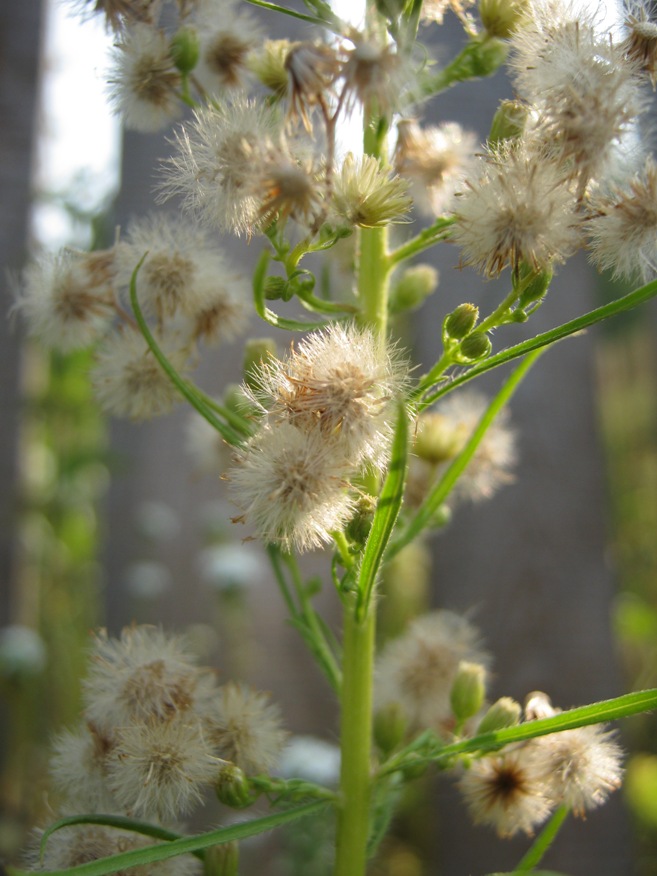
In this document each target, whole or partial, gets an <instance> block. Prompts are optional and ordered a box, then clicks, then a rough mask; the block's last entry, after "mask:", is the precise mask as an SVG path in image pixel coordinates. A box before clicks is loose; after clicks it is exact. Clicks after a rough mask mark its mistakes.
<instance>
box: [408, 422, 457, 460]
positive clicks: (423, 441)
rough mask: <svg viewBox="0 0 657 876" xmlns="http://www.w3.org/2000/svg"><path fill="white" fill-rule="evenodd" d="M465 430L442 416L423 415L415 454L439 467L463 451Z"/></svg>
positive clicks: (419, 425) (419, 423) (418, 427)
mask: <svg viewBox="0 0 657 876" xmlns="http://www.w3.org/2000/svg"><path fill="white" fill-rule="evenodd" d="M464 437H465V436H464V433H463V429H461V428H459V427H458V426H455V425H454V423H453V422H452V421H451V420H450V419H449V418H448V417H444V416H443V415H442V414H438V413H430V414H423V415H422V416H421V417H420V418H419V419H418V421H417V433H416V436H415V444H414V445H413V452H414V454H415V455H416V456H419V457H420V459H424V460H425V461H426V462H430V463H432V464H433V465H439V464H440V463H441V462H445V461H446V460H448V459H453V458H454V457H455V456H456V454H457V453H460V452H461V450H462V449H463V443H464Z"/></svg>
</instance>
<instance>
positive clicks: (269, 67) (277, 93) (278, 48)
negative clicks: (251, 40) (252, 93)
mask: <svg viewBox="0 0 657 876" xmlns="http://www.w3.org/2000/svg"><path fill="white" fill-rule="evenodd" d="M293 45H294V44H293V43H291V42H290V41H289V40H264V41H263V42H262V43H261V44H260V45H259V46H258V47H257V48H255V49H254V50H253V51H252V52H251V54H250V55H249V56H248V58H247V64H248V66H249V69H250V70H251V72H252V73H253V74H254V76H256V77H257V78H258V80H259V81H260V82H262V84H263V85H264V86H265V88H268V89H269V90H270V91H271V92H272V94H273V96H274V97H275V98H277V99H279V100H281V99H282V98H284V97H285V95H286V94H287V92H288V85H289V74H288V71H287V68H286V66H285V65H286V61H287V57H288V55H289V53H290V50H291V49H292V47H293Z"/></svg>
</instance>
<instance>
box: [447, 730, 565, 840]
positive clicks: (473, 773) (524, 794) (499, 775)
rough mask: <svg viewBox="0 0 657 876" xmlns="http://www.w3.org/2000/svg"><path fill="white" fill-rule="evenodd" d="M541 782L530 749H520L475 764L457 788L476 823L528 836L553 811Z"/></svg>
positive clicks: (505, 833)
mask: <svg viewBox="0 0 657 876" xmlns="http://www.w3.org/2000/svg"><path fill="white" fill-rule="evenodd" d="M544 779H545V777H544V773H543V772H542V770H541V768H540V764H538V765H537V763H536V759H535V757H534V755H533V750H532V748H531V747H530V746H519V747H518V748H514V749H507V750H506V751H504V752H503V753H502V754H497V755H491V756H489V757H482V758H480V759H479V760H476V761H474V763H472V764H471V766H470V768H469V769H468V771H467V772H466V773H465V774H464V775H463V777H462V778H461V780H460V783H459V786H460V789H461V792H462V793H463V797H464V799H465V802H466V804H467V807H468V809H469V811H470V814H471V815H472V818H473V820H474V822H475V824H488V825H490V826H492V827H494V828H495V829H496V831H497V833H498V835H499V836H501V837H509V836H513V835H514V834H516V833H519V832H520V831H522V832H524V833H526V834H527V835H528V836H531V835H532V834H533V833H534V828H535V827H537V826H538V825H539V824H541V823H542V822H543V821H545V819H546V818H547V817H548V815H549V814H550V811H551V809H552V808H553V802H552V800H551V798H550V797H549V796H548V794H547V788H546V785H545V780H544Z"/></svg>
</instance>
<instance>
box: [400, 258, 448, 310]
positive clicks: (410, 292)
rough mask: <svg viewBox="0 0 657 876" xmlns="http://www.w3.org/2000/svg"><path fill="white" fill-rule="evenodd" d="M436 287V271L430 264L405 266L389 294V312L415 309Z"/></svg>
mask: <svg viewBox="0 0 657 876" xmlns="http://www.w3.org/2000/svg"><path fill="white" fill-rule="evenodd" d="M437 287H438V271H437V270H436V269H435V268H433V267H432V266H431V265H413V267H411V268H407V269H406V270H405V271H404V273H403V274H402V275H401V277H400V278H399V280H398V281H397V283H396V284H395V286H394V287H393V289H392V292H391V294H390V312H391V313H400V312H401V311H403V310H415V309H416V308H418V307H419V306H420V305H421V304H422V302H423V301H424V300H425V298H428V296H429V295H431V294H432V292H435V291H436V288H437Z"/></svg>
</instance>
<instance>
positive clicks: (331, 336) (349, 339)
mask: <svg viewBox="0 0 657 876" xmlns="http://www.w3.org/2000/svg"><path fill="white" fill-rule="evenodd" d="M407 376H408V366H407V363H406V361H405V360H404V359H403V357H402V356H400V354H399V353H398V351H397V350H396V349H395V348H394V347H391V346H389V345H386V344H384V343H381V342H379V341H378V340H377V339H376V338H375V337H374V335H373V334H372V332H371V331H369V330H368V329H360V328H357V327H356V326H355V325H340V324H338V323H334V324H333V325H331V326H330V328H328V329H326V330H325V331H318V332H313V333H312V334H310V335H308V336H307V337H306V338H305V339H304V340H303V341H301V343H299V344H298V346H297V347H296V348H295V349H292V350H291V351H290V354H289V356H288V357H287V358H286V359H283V360H279V359H274V358H270V359H268V360H267V361H266V362H265V363H264V364H263V365H262V367H261V369H260V370H259V372H258V375H257V378H256V390H255V391H254V392H250V391H247V395H248V396H249V397H250V398H251V400H252V401H254V402H256V403H257V404H259V405H260V407H261V410H262V411H263V412H267V413H269V414H271V416H272V417H273V418H274V419H275V420H279V421H281V420H282V421H284V422H288V423H290V424H292V425H294V426H296V427H297V428H299V429H301V430H303V431H305V432H313V431H315V430H316V429H319V431H320V432H321V434H322V436H323V438H324V440H325V441H326V442H327V443H331V444H332V445H333V446H334V447H335V448H336V449H337V451H338V455H340V456H342V458H343V459H345V460H350V461H351V464H352V465H358V463H359V462H361V461H366V462H368V463H370V464H372V465H375V466H377V467H379V468H383V467H385V465H386V464H387V462H388V452H389V447H390V440H391V437H392V425H393V423H394V419H395V407H396V404H397V402H398V401H399V399H400V398H402V397H403V393H404V389H405V386H406V381H407Z"/></svg>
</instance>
